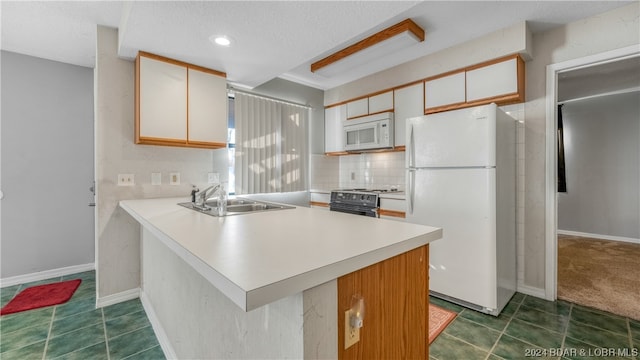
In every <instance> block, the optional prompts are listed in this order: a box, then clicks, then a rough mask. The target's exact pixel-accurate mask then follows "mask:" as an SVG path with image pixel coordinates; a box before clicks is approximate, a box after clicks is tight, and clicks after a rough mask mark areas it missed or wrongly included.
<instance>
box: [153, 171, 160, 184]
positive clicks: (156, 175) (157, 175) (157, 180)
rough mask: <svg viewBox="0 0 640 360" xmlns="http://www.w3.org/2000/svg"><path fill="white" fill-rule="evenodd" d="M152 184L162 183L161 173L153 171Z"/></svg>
mask: <svg viewBox="0 0 640 360" xmlns="http://www.w3.org/2000/svg"><path fill="white" fill-rule="evenodd" d="M151 185H162V174H161V173H151Z"/></svg>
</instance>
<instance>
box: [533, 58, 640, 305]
mask: <svg viewBox="0 0 640 360" xmlns="http://www.w3.org/2000/svg"><path fill="white" fill-rule="evenodd" d="M639 56H640V52H639V51H638V48H637V46H631V47H628V48H623V49H618V50H614V51H610V52H606V53H602V54H597V55H593V56H589V57H585V58H580V59H575V60H571V61H567V62H563V63H558V64H552V65H549V66H547V116H546V119H547V120H546V126H547V136H546V199H545V203H546V225H545V246H546V255H545V259H546V264H547V265H546V278H545V288H546V290H545V292H546V293H545V297H546V298H547V300H555V299H557V298H558V286H557V285H558V283H557V281H558V224H559V222H558V192H557V190H558V189H559V184H558V180H557V179H558V176H559V170H558V149H559V143H558V140H559V135H558V134H559V133H558V131H557V129H558V118H559V115H560V116H561V114H560V110H559V108H558V101H559V99H560V101H562V98H560V97H559V96H560V94H559V87H558V83H559V79H561V78H562V77H563V76H571V75H572V74H580V72H584V73H585V74H586V73H588V72H589V71H592V70H593V71H596V70H599V69H602V67H603V66H605V67H606V66H608V65H607V64H609V65H612V66H613V65H615V64H621V62H623V61H624V60H626V59H632V58H638V57H639ZM584 89H585V87H584V86H583V89H582V91H584ZM628 91H629V89H626V90H625V91H618V90H610V89H609V90H605V91H600V95H601V94H602V93H603V92H604V93H605V94H606V93H608V95H616V94H615V93H616V92H620V93H624V92H628ZM635 91H638V89H635ZM581 97H582V98H584V99H588V98H590V97H595V96H593V94H583V95H582V96H581ZM581 97H580V96H579V97H578V99H579V100H580V98H581ZM574 235H575V234H574ZM617 240H619V239H617Z"/></svg>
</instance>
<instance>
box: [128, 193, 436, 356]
mask: <svg viewBox="0 0 640 360" xmlns="http://www.w3.org/2000/svg"><path fill="white" fill-rule="evenodd" d="M184 201H185V199H183V198H169V199H147V200H126V201H121V202H120V207H121V208H123V209H124V210H125V211H126V212H128V213H129V214H130V215H131V216H132V217H133V218H134V219H135V220H137V221H138V222H139V223H140V225H141V226H140V229H141V231H140V234H141V235H140V236H141V247H142V250H141V254H142V265H141V266H142V271H141V272H142V279H141V283H142V291H141V298H142V300H143V303H144V304H145V308H146V309H147V310H148V312H151V313H152V314H150V318H155V319H152V321H154V322H155V324H154V329H156V331H158V332H161V334H160V336H159V337H160V338H163V337H164V340H165V342H168V343H169V344H164V345H165V346H163V348H164V349H165V351H167V352H169V353H167V354H166V355H167V356H169V357H171V356H176V357H178V358H347V357H348V356H347V355H348V354H347V351H349V350H352V349H356V348H358V346H365V345H367V344H370V345H369V347H376V346H377V347H379V345H373V344H376V343H383V342H384V341H383V339H380V336H381V335H384V333H385V331H392V332H396V333H397V334H400V335H399V336H401V337H404V339H400V340H401V341H403V342H410V343H416V342H417V343H420V344H418V348H419V349H424V351H425V353H423V354H426V351H428V350H427V349H426V343H427V335H426V332H427V330H426V326H427V324H426V321H427V318H428V314H427V301H428V294H427V288H428V287H427V281H428V280H427V278H428V275H427V274H428V272H427V271H428V244H429V243H430V242H431V241H434V240H437V239H440V238H441V237H442V230H441V229H438V228H433V227H429V226H421V225H415V224H407V223H402V222H396V221H391V220H384V219H375V218H367V217H364V216H352V215H349V214H344V213H336V212H328V211H322V210H317V209H310V208H304V207H297V208H294V209H285V210H275V211H265V212H257V213H250V214H243V215H235V216H226V217H212V216H208V215H206V214H202V213H199V212H196V211H193V210H191V209H187V208H184V207H181V206H179V205H177V203H179V202H184ZM416 269H417V270H416ZM368 277H371V280H370V281H367V279H368ZM373 288H375V289H374V290H373V291H372V290H371V289H373ZM371 291H372V292H371ZM369 292H371V294H372V295H368V294H369ZM353 295H361V296H362V297H363V298H364V302H365V307H366V313H365V317H364V326H363V328H362V329H361V335H360V342H359V343H357V344H355V345H354V346H352V347H350V348H349V349H347V350H344V342H343V339H344V312H345V310H347V309H349V307H350V306H351V298H352V296H353ZM394 302H397V304H398V305H397V306H396V305H394ZM390 305H391V306H390ZM385 311H399V313H398V315H397V320H394V319H392V320H389V319H385V318H387V317H390V316H389V315H391V314H386V313H385ZM385 314H386V315H385ZM393 314H395V313H393ZM340 315H341V316H340ZM403 316H405V317H411V318H412V319H411V321H414V322H416V326H417V328H418V330H417V331H415V332H416V334H415V336H418V337H417V338H415V336H414V335H413V333H414V331H410V332H409V333H408V334H407V332H406V331H403V329H402V328H403V327H404V328H406V326H411V325H407V323H406V322H407V319H403ZM394 317H395V316H394ZM411 321H409V322H411ZM392 323H395V324H398V326H400V327H401V328H399V329H393V326H392ZM403 323H404V324H403ZM159 327H160V328H159ZM376 328H378V329H376ZM367 331H369V332H370V334H368V333H367ZM162 333H164V334H162ZM403 334H404V335H403ZM389 337H390V340H393V339H391V337H392V336H391V335H389ZM161 340H162V339H161ZM393 342H394V343H395V344H394V345H392V346H393V347H394V348H396V347H397V351H400V353H398V354H402V353H401V352H403V351H406V349H407V346H404V345H403V344H399V343H398V342H397V341H396V340H393ZM167 345H168V346H167ZM172 352H173V353H172ZM383 353H386V354H388V355H389V354H390V353H389V352H388V350H384V351H383ZM423 354H421V355H423ZM405 355H406V354H405Z"/></svg>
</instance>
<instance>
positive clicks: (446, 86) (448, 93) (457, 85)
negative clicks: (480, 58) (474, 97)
mask: <svg viewBox="0 0 640 360" xmlns="http://www.w3.org/2000/svg"><path fill="white" fill-rule="evenodd" d="M464 83H465V76H464V71H462V72H459V73H455V74H452V75H447V76H443V77H439V78H436V79H433V80H428V81H425V82H424V107H425V111H428V110H429V109H434V108H439V107H444V106H451V105H456V104H463V103H464V102H465V99H466V98H465V84H464Z"/></svg>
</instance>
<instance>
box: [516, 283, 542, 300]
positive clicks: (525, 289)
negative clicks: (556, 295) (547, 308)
mask: <svg viewBox="0 0 640 360" xmlns="http://www.w3.org/2000/svg"><path fill="white" fill-rule="evenodd" d="M516 291H517V292H519V293H523V294H525V295H530V296H534V297H537V298H541V299H546V293H545V291H544V289H541V288H537V287H533V286H529V285H524V284H518V286H517V289H516Z"/></svg>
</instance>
